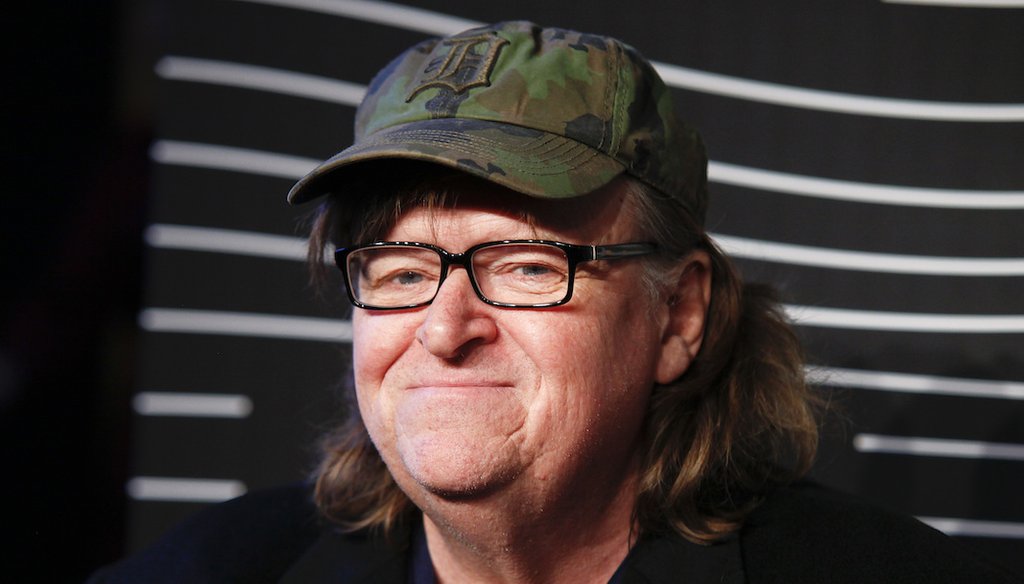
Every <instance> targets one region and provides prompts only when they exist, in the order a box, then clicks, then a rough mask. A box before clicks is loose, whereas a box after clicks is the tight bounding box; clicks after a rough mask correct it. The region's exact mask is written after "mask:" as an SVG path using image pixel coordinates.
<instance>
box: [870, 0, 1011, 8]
mask: <svg viewBox="0 0 1024 584" xmlns="http://www.w3.org/2000/svg"><path fill="white" fill-rule="evenodd" d="M882 2H884V3H886V4H922V5H925V6H949V7H953V8H1024V2H1022V1H1021V0H882Z"/></svg>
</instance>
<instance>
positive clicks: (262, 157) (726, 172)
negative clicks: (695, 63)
mask: <svg viewBox="0 0 1024 584" xmlns="http://www.w3.org/2000/svg"><path fill="white" fill-rule="evenodd" d="M150 157H152V159H153V160H155V161H156V162H160V163H163V164H175V165H181V166H194V167H200V168H213V169H218V170H229V171H236V172H248V173H253V174H260V175H266V176H273V177H279V178H288V179H293V180H294V179H299V178H301V177H302V176H304V175H305V174H306V173H307V172H309V171H310V170H312V169H313V168H315V167H316V165H317V164H319V163H320V161H318V160H316V159H313V158H303V157H300V156H292V155H288V154H279V153H276V152H266V151H262V150H251V149H248V148H236V147H233V146H220V145H215V144H202V143H199V142H182V141H178V140H158V141H156V142H154V143H153V145H152V147H151V148H150ZM708 178H709V180H711V181H712V182H716V183H721V184H731V185H735V186H741V187H745V188H750V189H757V190H762V191H775V192H780V193H789V194H795V195H804V196H809V197H816V198H824V199H839V200H847V201H854V202H858V203H879V204H887V205H904V206H913V207H939V208H957V209H1003V210H1010V209H1024V191H968V190H950V189H926V188H917V187H903V186H895V185H880V184H869V183H858V182H850V181H841V180H834V179H825V178H816V177H809V176H801V175H796V174H786V173H782V172H775V171H770V170H761V169H756V168H749V167H744V166H738V165H735V164H728V163H725V162H715V161H710V162H708Z"/></svg>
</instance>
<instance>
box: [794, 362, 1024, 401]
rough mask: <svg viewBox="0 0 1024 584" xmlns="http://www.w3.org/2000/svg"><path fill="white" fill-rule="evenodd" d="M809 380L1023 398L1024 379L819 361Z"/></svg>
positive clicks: (836, 384)
mask: <svg viewBox="0 0 1024 584" xmlns="http://www.w3.org/2000/svg"><path fill="white" fill-rule="evenodd" d="M807 381H808V383H812V384H814V385H827V386H830V387H857V388H862V389H874V390H880V391H894V392H900V393H923V394H931V395H952V396H960V397H972V398H996V399H1017V400H1024V383H1020V382H1016V381H993V380H991V379H964V378H956V377H937V376H933V375H915V374H910V373H894V372H891V371H863V370H860V369H843V368H839V367H821V366H816V365H815V366H809V367H808V368H807Z"/></svg>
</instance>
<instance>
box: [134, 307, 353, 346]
mask: <svg viewBox="0 0 1024 584" xmlns="http://www.w3.org/2000/svg"><path fill="white" fill-rule="evenodd" d="M139 326H140V327H142V328H143V329H144V330H147V331H150V332H158V333H191V334H200V335H233V336H242V337H269V338H279V339H299V340H305V341H328V342H349V341H351V340H352V323H350V322H349V321H347V320H334V319H328V318H313V317H308V316H283V315H279V314H253V313H245V312H227V311H217V310H187V309H182V308H146V309H144V310H142V311H141V312H140V313H139Z"/></svg>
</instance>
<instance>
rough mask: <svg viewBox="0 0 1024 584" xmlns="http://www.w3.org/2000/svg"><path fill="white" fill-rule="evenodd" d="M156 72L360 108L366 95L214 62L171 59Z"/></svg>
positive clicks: (348, 86) (341, 85)
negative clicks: (358, 106)
mask: <svg viewBox="0 0 1024 584" xmlns="http://www.w3.org/2000/svg"><path fill="white" fill-rule="evenodd" d="M156 73H157V75H159V76H160V77H162V78H164V79H171V80H175V81H194V82H199V83H213V84H216V85H228V86H232V87H244V88H246V89H256V90H259V91H270V92H273V93H281V94H284V95H294V96H298V97H305V98H310V99H319V100H323V101H327V102H330V103H340V104H342V105H350V106H357V105H359V102H360V101H362V100H363V94H365V93H366V86H365V85H358V84H355V83H348V82H346V81H339V80H337V79H328V78H326V77H318V76H316V75H309V74H306V73H296V72H294V71H285V70H282V69H271V68H269V67H258V66H255V65H245V64H242V63H231V62H228V61H215V60H212V59H195V58H191V57H175V56H168V57H164V58H162V59H160V60H159V61H158V62H157V64H156Z"/></svg>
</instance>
